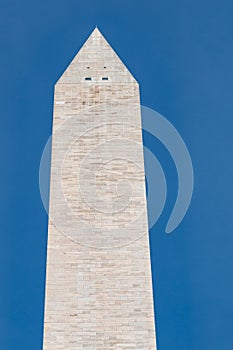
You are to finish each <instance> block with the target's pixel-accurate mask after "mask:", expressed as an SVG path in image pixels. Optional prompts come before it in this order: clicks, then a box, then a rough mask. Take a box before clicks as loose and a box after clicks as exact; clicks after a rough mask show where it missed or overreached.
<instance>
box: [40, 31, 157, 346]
mask: <svg viewBox="0 0 233 350" xmlns="http://www.w3.org/2000/svg"><path fill="white" fill-rule="evenodd" d="M46 266H47V267H46V295H45V315H44V340H43V350H81V349H86V350H110V349H119V350H125V349H135V350H155V349H156V340H155V339H156V338H155V323H154V307H153V294H152V278H151V264H150V250H149V238H148V222H147V207H146V191H145V173H144V159H143V143H142V130H141V111H140V95H139V86H138V83H137V82H136V80H135V79H134V77H133V76H132V75H131V73H130V72H129V71H128V69H127V68H126V66H125V65H124V64H123V63H122V61H121V60H120V58H119V57H118V56H117V54H116V53H115V52H114V50H113V49H112V48H111V46H110V45H109V44H108V42H107V41H106V39H105V38H104V37H103V35H102V34H101V33H100V31H99V30H98V29H97V28H96V29H95V30H94V31H93V32H92V34H91V35H90V37H89V38H88V39H87V41H86V43H85V44H84V45H83V46H82V48H81V49H80V51H79V52H78V54H77V55H76V56H75V58H74V59H73V61H72V62H71V63H70V65H69V66H68V68H67V69H66V70H65V72H64V73H63V74H62V76H61V77H60V79H59V80H58V81H57V83H56V85H55V92H54V115H53V136H52V157H51V176H50V203H49V224H48V247H47V265H46Z"/></svg>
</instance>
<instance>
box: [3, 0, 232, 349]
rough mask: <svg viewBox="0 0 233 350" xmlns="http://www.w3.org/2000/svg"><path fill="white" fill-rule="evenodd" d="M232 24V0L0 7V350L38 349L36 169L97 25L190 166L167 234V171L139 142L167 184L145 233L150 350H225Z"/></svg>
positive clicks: (41, 236) (42, 225)
mask: <svg viewBox="0 0 233 350" xmlns="http://www.w3.org/2000/svg"><path fill="white" fill-rule="evenodd" d="M232 15H233V2H232V1H230V0H229V1H228V0H223V1H216V0H212V1H210V0H206V1H201V0H195V1H190V0H175V1H174V0H170V1H167V0H153V1H152V0H150V1H148V0H145V1H138V0H134V1H133V0H132V1H126V0H124V1H122V0H118V1H114V0H108V1H96V0H89V1H77V0H72V1H71V0H66V1H65V0H63V1H61V0H56V1H55V0H47V1H40V2H39V1H31V0H30V1H29V0H22V1H16V0H1V11H0V23H1V30H0V40H1V41H0V43H1V46H0V47H1V55H0V67H1V68H0V69H1V75H0V76H1V85H0V86H1V94H0V96H1V119H0V120H1V127H0V144H1V172H0V186H1V199H0V217H1V220H0V232H1V245H0V272H1V289H0V310H1V312H0V349H1V350H41V349H42V326H43V303H44V282H45V258H46V238H47V217H46V213H45V211H44V208H43V205H42V203H41V199H40V194H39V186H38V168H39V162H40V156H41V152H42V150H43V147H44V145H45V142H46V140H47V139H48V137H49V135H50V133H51V122H52V106H53V85H54V82H55V81H56V80H57V79H58V77H59V76H60V74H61V73H62V71H63V70H64V68H65V66H66V65H67V64H68V63H69V61H70V60H71V58H72V57H73V56H74V54H75V53H76V52H77V50H78V49H79V48H80V46H81V45H82V44H83V42H84V41H85V39H86V38H87V36H88V35H89V34H90V32H91V31H92V29H93V28H94V27H95V25H96V24H98V26H99V28H100V30H101V31H102V32H103V33H104V35H105V36H106V37H107V39H108V40H109V42H110V43H111V44H112V45H113V47H114V48H115V49H116V51H117V52H118V53H119V55H120V56H121V57H122V59H123V60H124V62H125V63H126V64H127V65H128V67H129V68H130V70H131V71H132V73H133V74H134V75H135V77H136V78H137V80H138V81H139V83H140V86H141V99H142V104H143V105H145V106H148V107H151V108H153V109H155V110H157V111H158V112H160V113H161V114H163V115H164V116H166V117H167V118H168V119H169V120H170V121H171V122H172V123H173V125H174V126H175V127H176V128H177V129H178V130H179V132H180V134H181V135H182V137H183V138H184V140H185V142H186V144H187V146H188V148H189V151H190V154H191V157H192V160H193V166H194V171H195V191H194V195H193V200H192V203H191V206H190V209H189V211H188V214H187V215H186V217H185V219H184V220H183V222H182V224H181V225H180V226H179V227H178V228H177V229H176V231H175V232H174V233H173V234H171V235H166V234H164V228H165V225H166V223H167V219H168V217H169V213H170V211H171V209H172V207H173V204H174V200H175V196H176V191H177V179H176V172H175V168H174V164H173V163H172V160H171V159H170V157H169V155H168V154H167V152H166V150H165V149H164V148H163V146H162V145H161V144H160V143H159V142H158V141H156V140H154V139H152V137H150V136H149V135H144V136H145V137H144V142H145V144H146V145H147V146H148V147H150V149H151V150H152V151H153V152H154V153H155V154H156V156H157V157H158V158H159V160H160V161H161V163H162V165H163V168H164V171H165V172H166V175H167V181H168V200H167V204H166V208H165V211H164V212H163V215H162V216H161V218H160V220H159V222H158V223H157V225H156V226H155V227H154V228H153V229H152V230H151V253H152V268H153V277H154V285H155V305H156V318H157V322H156V323H157V333H158V349H159V350H171V349H172V350H197V349H198V350H219V349H223V350H232V347H233V345H232V344H233V298H232V295H233V278H232V277H233V276H232V271H233V253H232V248H233V229H232V207H233V203H232V202H233V187H232V179H233V165H232V149H233V137H232V129H233V115H232V94H233V74H232V65H233V44H232V43H233V42H232V37H233V24H232V23H233V22H232Z"/></svg>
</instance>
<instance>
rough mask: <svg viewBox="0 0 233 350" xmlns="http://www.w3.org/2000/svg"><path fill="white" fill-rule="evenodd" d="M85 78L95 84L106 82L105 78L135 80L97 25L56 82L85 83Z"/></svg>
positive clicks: (110, 79)
mask: <svg viewBox="0 0 233 350" xmlns="http://www.w3.org/2000/svg"><path fill="white" fill-rule="evenodd" d="M86 78H88V79H86ZM86 80H91V81H92V82H93V83H95V84H98V83H101V84H103V81H104V82H105V84H106V83H107V82H106V80H108V81H109V83H110V82H111V83H126V82H127V83H128V82H135V79H134V77H133V76H132V75H131V73H130V72H129V71H128V69H127V68H126V66H125V65H124V63H123V62H122V61H121V60H120V58H119V57H118V55H117V54H116V52H115V51H114V50H113V49H112V47H111V46H110V44H109V43H108V42H107V40H106V39H105V37H104V36H103V34H102V33H101V32H100V30H99V29H98V27H97V26H96V27H95V29H94V30H93V31H92V33H91V34H90V36H89V37H88V39H87V40H86V42H85V43H84V45H83V46H82V47H81V49H80V51H79V52H78V54H77V55H76V56H75V57H74V59H73V61H72V62H71V63H70V65H69V66H68V67H67V69H66V70H65V72H64V73H63V75H62V76H61V77H60V79H59V80H58V82H57V83H60V84H66V83H68V84H77V83H86Z"/></svg>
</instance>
